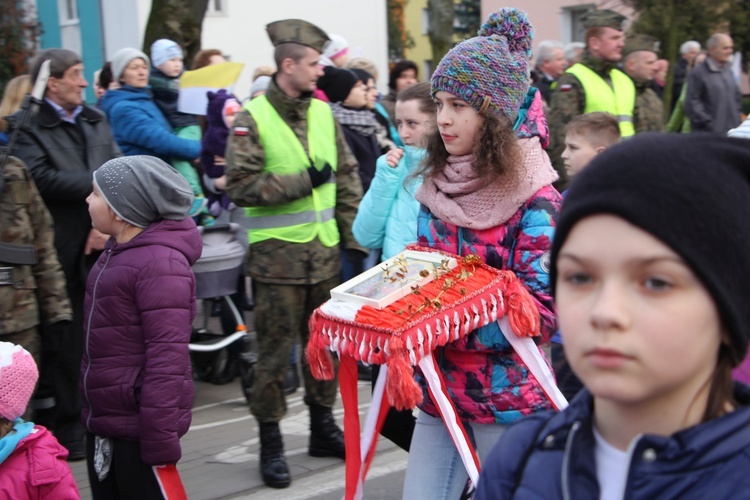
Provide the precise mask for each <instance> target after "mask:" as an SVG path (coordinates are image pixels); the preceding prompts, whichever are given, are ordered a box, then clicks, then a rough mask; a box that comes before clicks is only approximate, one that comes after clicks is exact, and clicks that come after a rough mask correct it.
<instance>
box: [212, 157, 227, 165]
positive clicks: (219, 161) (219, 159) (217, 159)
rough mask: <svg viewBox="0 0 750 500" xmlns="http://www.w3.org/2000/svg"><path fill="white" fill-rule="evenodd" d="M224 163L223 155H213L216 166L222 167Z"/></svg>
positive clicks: (225, 161)
mask: <svg viewBox="0 0 750 500" xmlns="http://www.w3.org/2000/svg"><path fill="white" fill-rule="evenodd" d="M226 164H227V160H226V158H224V157H223V156H218V155H214V165H216V166H217V167H223V166H224V165H226Z"/></svg>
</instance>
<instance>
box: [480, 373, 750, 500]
mask: <svg viewBox="0 0 750 500" xmlns="http://www.w3.org/2000/svg"><path fill="white" fill-rule="evenodd" d="M735 398H736V399H737V401H738V403H739V408H737V409H736V410H735V411H733V412H732V413H730V414H728V415H724V416H723V417H720V418H717V419H714V420H711V421H709V422H706V423H703V424H700V425H696V426H694V427H690V428H688V429H685V430H683V431H680V432H678V433H676V434H674V435H672V436H670V437H661V436H655V435H649V434H647V435H642V436H640V437H639V438H637V439H636V442H634V443H632V444H631V445H630V451H629V453H630V457H631V458H630V469H629V471H628V479H627V483H626V487H625V488H626V489H625V491H623V492H622V496H621V498H627V499H644V500H645V499H652V498H669V499H672V498H680V499H704V498H711V499H724V498H744V497H746V496H747V492H748V491H750V474H748V471H750V389H749V388H748V387H746V386H744V385H740V384H738V385H737V386H736V387H735ZM592 409H593V401H592V398H591V395H590V394H589V393H588V392H587V391H586V390H585V389H584V390H582V391H581V392H580V393H579V395H578V396H576V397H575V399H573V401H572V402H571V405H570V406H569V407H568V408H567V409H566V410H565V411H563V412H562V413H557V414H553V413H546V414H537V415H532V416H529V417H526V418H524V419H523V420H521V421H519V422H518V423H517V424H515V425H513V426H511V427H510V428H509V429H508V430H507V431H506V432H505V433H504V434H503V436H502V437H501V438H500V441H499V442H498V444H497V446H495V449H494V450H493V451H492V453H491V454H490V456H489V458H488V459H487V461H486V463H485V464H483V469H482V475H481V477H480V479H479V487H478V489H477V493H476V495H475V496H474V498H475V499H476V500H496V499H503V500H507V499H511V498H518V499H545V500H551V499H556V498H560V499H562V498H571V499H573V498H575V499H585V500H588V499H598V498H599V483H598V481H597V476H596V463H595V459H594V450H595V441H594V434H593V421H592V418H593V412H592Z"/></svg>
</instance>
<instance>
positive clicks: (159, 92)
mask: <svg viewBox="0 0 750 500" xmlns="http://www.w3.org/2000/svg"><path fill="white" fill-rule="evenodd" d="M148 84H149V85H151V92H152V93H153V95H154V102H155V103H156V105H157V106H158V107H159V109H160V110H161V112H162V114H163V115H164V117H165V118H166V119H167V121H168V122H169V124H170V125H172V126H173V127H174V128H179V127H190V126H192V125H198V119H197V118H196V117H195V115H190V114H188V113H183V112H181V111H179V110H178V107H177V105H178V102H179V99H180V77H179V76H174V77H172V76H167V75H165V74H164V73H162V72H161V71H159V70H158V69H156V68H151V74H150V75H149V78H148Z"/></svg>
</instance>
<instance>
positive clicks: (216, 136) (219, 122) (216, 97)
mask: <svg viewBox="0 0 750 500" xmlns="http://www.w3.org/2000/svg"><path fill="white" fill-rule="evenodd" d="M234 98H235V97H234V96H233V95H232V94H229V93H228V92H227V91H226V90H224V89H221V90H219V91H218V92H208V107H207V108H206V122H207V123H208V128H206V133H205V134H204V135H203V140H202V141H201V142H202V149H201V167H203V172H204V173H205V174H206V175H207V176H208V177H210V178H211V179H218V178H219V177H221V176H222V175H224V165H217V164H216V162H215V161H214V157H215V156H225V155H226V151H227V138H228V137H229V129H228V128H227V125H226V123H224V103H225V102H227V100H228V99H234ZM216 202H218V203H219V204H220V205H221V207H222V208H223V209H227V208H229V206H230V203H231V202H232V200H230V199H229V196H228V195H227V194H226V193H225V192H222V193H211V194H210V195H209V196H208V205H209V207H210V206H212V205H213V204H214V203H216Z"/></svg>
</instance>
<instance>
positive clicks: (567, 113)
mask: <svg viewBox="0 0 750 500" xmlns="http://www.w3.org/2000/svg"><path fill="white" fill-rule="evenodd" d="M581 64H583V65H585V66H588V67H589V68H590V69H591V70H593V71H594V72H595V73H596V74H597V75H599V76H600V77H602V78H603V79H604V80H605V81H606V82H607V83H609V84H610V85H611V84H612V81H611V80H610V78H609V72H610V71H612V69H613V68H615V67H616V64H615V63H613V62H609V61H604V60H603V59H599V58H598V57H594V56H592V55H591V54H589V53H588V52H586V53H584V55H583V57H582V58H581ZM550 108H551V111H550V115H549V130H550V147H549V150H548V153H549V156H550V159H551V160H552V164H553V165H554V166H555V170H557V173H558V174H559V175H560V179H559V180H558V181H557V182H556V183H555V186H556V187H558V189H560V188H563V187H564V186H565V185H566V184H567V183H568V174H567V172H566V171H565V166H564V165H563V162H562V159H561V158H560V156H561V155H562V152H563V151H564V150H565V125H567V124H568V122H570V120H571V119H572V118H573V117H575V116H578V115H582V114H583V110H584V109H586V93H585V92H584V89H583V84H581V82H580V80H578V78H576V77H575V76H574V75H572V74H570V73H563V74H562V75H560V78H558V79H557V82H556V84H555V90H554V91H553V92H552V102H551V104H550Z"/></svg>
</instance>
